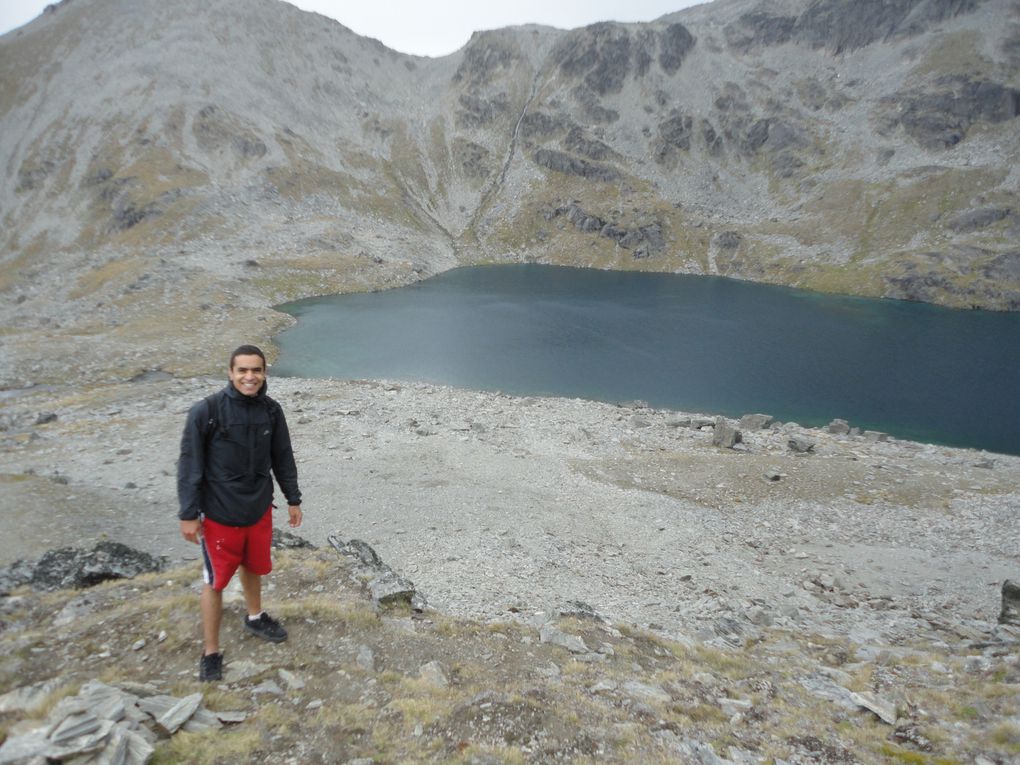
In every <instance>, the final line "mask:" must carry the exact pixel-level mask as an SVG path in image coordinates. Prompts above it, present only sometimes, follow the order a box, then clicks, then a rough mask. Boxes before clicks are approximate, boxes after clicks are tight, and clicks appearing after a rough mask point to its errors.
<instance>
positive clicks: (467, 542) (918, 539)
mask: <svg viewBox="0 0 1020 765" xmlns="http://www.w3.org/2000/svg"><path fill="white" fill-rule="evenodd" d="M152 378H153V379H143V380H141V381H136V382H133V383H123V384H113V385H101V386H94V387H84V388H78V389H74V388H62V389H49V390H39V389H29V390H26V391H20V392H17V393H15V394H11V393H9V394H8V395H7V396H6V398H4V399H3V400H2V402H0V423H2V427H3V430H2V431H0V435H2V438H3V444H4V448H3V452H2V460H3V466H2V469H0V481H2V482H3V491H4V495H5V497H6V498H7V502H6V505H7V510H6V511H5V513H4V514H3V516H2V520H0V565H8V564H10V563H12V562H14V561H15V560H17V559H24V558H29V557H38V556H40V555H41V554H43V553H44V552H46V551H48V550H51V549H53V548H56V547H61V546H66V545H72V544H74V545H82V544H84V545H89V544H91V543H94V542H96V541H100V540H103V539H108V540H115V541H118V542H123V543H126V544H128V545H131V546H133V547H135V548H138V549H140V550H144V551H147V552H150V553H153V554H157V555H164V556H166V557H167V558H169V560H170V561H171V562H179V561H186V560H195V561H196V562H195V574H196V577H197V576H198V574H199V569H198V564H197V552H198V551H197V548H195V547H193V546H191V545H189V544H188V543H187V542H185V541H184V540H182V539H181V538H180V537H179V534H178V531H177V521H176V493H175V461H176V458H177V450H178V444H179V438H180V432H181V428H182V426H183V421H184V416H185V413H186V411H187V409H188V407H189V406H190V405H191V404H192V403H194V402H195V401H197V400H198V399H200V398H201V397H203V396H204V395H206V394H208V393H210V392H212V391H214V390H216V389H217V388H218V387H219V386H220V385H221V384H222V381H221V380H219V379H215V378H195V379H162V378H163V376H162V375H154V376H152ZM270 394H271V395H273V396H274V397H275V398H276V399H277V400H278V401H280V402H281V403H282V404H283V407H284V410H285V412H286V414H287V417H288V422H289V424H290V427H291V431H292V436H293V441H294V447H295V451H296V454H297V459H298V468H299V473H300V481H301V486H302V490H303V493H304V496H305V500H304V501H305V505H304V506H305V523H304V525H303V527H302V528H301V529H300V532H299V533H300V534H301V535H302V536H303V537H305V538H307V539H308V540H310V541H311V542H313V543H314V544H316V545H319V546H323V545H325V542H326V538H327V537H328V536H329V535H331V534H336V535H338V536H340V537H342V538H344V539H360V540H364V541H366V542H368V543H369V544H371V545H372V546H373V547H374V548H375V550H377V551H378V553H379V555H380V556H381V558H382V559H383V560H384V561H385V562H386V563H387V564H388V565H389V566H391V567H392V568H393V570H394V571H395V572H396V573H397V574H399V575H400V576H402V577H405V578H407V579H409V580H412V581H413V582H414V584H415V585H416V587H417V589H418V591H419V592H420V593H421V594H423V595H424V596H425V597H426V598H427V600H428V603H429V605H430V606H431V607H433V608H436V609H438V610H440V611H442V612H444V613H447V614H450V615H454V616H467V617H472V618H476V619H480V620H492V621H529V620H535V619H539V620H541V618H542V615H543V614H548V613H556V612H558V611H561V610H563V609H565V608H566V609H569V608H582V609H584V610H590V611H594V612H595V613H597V614H598V615H599V616H601V617H603V618H605V619H607V620H609V621H612V622H614V623H621V624H627V625H632V626H637V627H639V628H644V629H651V630H653V631H657V632H660V633H662V634H663V635H664V636H666V637H670V638H673V639H680V640H685V641H686V640H693V641H701V642H707V643H710V644H713V645H719V646H727V645H732V646H739V645H742V644H743V643H745V642H746V641H747V640H748V639H750V638H753V637H754V635H755V633H756V631H757V630H759V629H761V628H764V627H770V626H775V627H780V628H791V629H795V630H805V631H808V630H810V631H812V632H814V633H817V634H822V635H833V636H839V637H847V638H849V639H851V640H853V641H854V642H855V643H858V644H861V645H876V646H880V645H890V644H895V643H897V642H899V641H903V640H906V639H917V638H919V637H921V636H923V637H927V638H930V639H933V640H944V639H949V638H950V637H951V638H952V639H953V640H960V639H970V640H982V639H988V637H989V635H990V634H991V633H992V632H994V630H995V629H997V628H996V618H997V616H998V613H999V608H1000V591H1001V588H1002V585H1003V582H1004V581H1005V580H1007V579H1009V578H1013V579H1014V580H1015V579H1020V539H1018V534H1017V517H1018V510H1020V493H1018V487H1020V459H1018V458H1016V457H1012V456H1005V455H998V454H988V453H984V452H977V451H973V450H961V449H952V448H947V447H942V446H935V445H927V444H919V443H911V442H904V441H898V440H895V439H892V438H886V437H885V436H884V435H881V434H873V433H869V434H866V435H863V434H858V433H856V432H855V431H852V430H851V431H850V432H845V431H847V428H846V427H840V424H839V423H837V424H836V425H835V426H833V427H832V428H820V429H819V428H803V427H800V426H798V425H795V424H789V423H787V424H781V423H770V422H769V418H767V417H761V418H753V417H750V418H745V419H744V421H743V422H738V421H735V420H734V421H725V420H724V421H720V422H719V423H718V424H717V422H716V419H715V418H711V417H705V416H700V415H691V414H687V413H681V412H674V411H663V410H654V409H650V408H648V407H645V406H643V405H642V404H641V403H640V402H635V403H633V404H630V405H612V404H605V403H598V402H591V401H584V400H568V399H555V398H538V397H532V398H522V397H511V396H506V395H502V394H498V393H481V392H473V391H466V390H459V389H453V388H447V387H440V386H432V385H426V384H399V383H388V382H385V381H374V382H372V381H341V380H307V379H295V378H272V379H271V380H270ZM851 425H852V423H851ZM730 429H736V430H739V432H740V441H739V442H737V443H734V444H733V446H731V447H727V446H721V445H717V444H718V443H719V442H720V441H721V442H722V443H724V444H725V443H729V442H731V441H733V438H732V433H729V432H728V430H730ZM830 430H832V431H836V432H830ZM727 436H729V440H728V441H727V440H726V438H727ZM281 516H282V514H281ZM40 519H45V522H44V523H41V522H40ZM283 522H284V520H283V518H282V517H278V518H277V525H280V524H282V523H283ZM270 581H271V580H270ZM270 586H271V585H270ZM269 598H270V603H271V602H272V601H271V598H272V590H271V589H270V591H269Z"/></svg>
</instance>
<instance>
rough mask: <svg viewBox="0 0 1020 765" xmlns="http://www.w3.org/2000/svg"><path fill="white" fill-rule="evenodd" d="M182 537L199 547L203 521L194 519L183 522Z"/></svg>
mask: <svg viewBox="0 0 1020 765" xmlns="http://www.w3.org/2000/svg"><path fill="white" fill-rule="evenodd" d="M181 536H182V537H184V538H185V539H187V540H188V541H189V542H194V543H195V544H196V545H197V544H198V538H199V537H200V536H202V521H200V520H199V519H198V518H193V519H192V520H190V521H181Z"/></svg>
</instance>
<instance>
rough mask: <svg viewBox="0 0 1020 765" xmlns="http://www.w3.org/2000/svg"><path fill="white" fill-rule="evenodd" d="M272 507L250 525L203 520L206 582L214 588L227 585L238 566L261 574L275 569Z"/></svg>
mask: <svg viewBox="0 0 1020 765" xmlns="http://www.w3.org/2000/svg"><path fill="white" fill-rule="evenodd" d="M272 545H273V508H272V507H270V508H269V509H268V510H266V512H265V514H264V515H263V516H262V517H261V518H260V519H259V520H258V521H256V522H255V523H254V524H252V525H251V526H226V525H224V524H222V523H217V522H216V521H212V520H209V519H208V518H204V519H203V520H202V558H203V561H204V566H203V568H204V573H205V583H206V584H208V585H209V586H210V587H212V588H213V589H214V590H222V589H223V588H224V587H226V586H227V583H228V582H229V581H230V577H232V576H233V575H234V572H235V571H237V567H238V566H244V567H245V569H246V570H247V571H249V572H251V573H252V574H258V575H259V576H262V575H264V574H268V573H269V572H270V571H272V570H273V561H272V558H271V557H270V553H269V551H270V548H271V547H272Z"/></svg>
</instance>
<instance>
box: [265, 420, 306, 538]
mask: <svg viewBox="0 0 1020 765" xmlns="http://www.w3.org/2000/svg"><path fill="white" fill-rule="evenodd" d="M272 460H273V475H274V476H276V482H277V483H278V484H279V485H280V490H281V491H282V492H283V496H285V497H286V498H287V505H288V511H289V512H290V519H291V526H297V525H299V524H300V523H301V518H300V513H301V509H300V505H301V489H299V488H298V476H297V464H296V463H295V462H294V449H293V448H292V447H291V445H290V430H289V429H288V428H287V418H286V417H284V415H283V409H281V408H280V407H279V405H277V410H276V416H275V418H274V422H273V443H272ZM295 509H296V510H297V511H298V520H297V523H295V522H294V510H295Z"/></svg>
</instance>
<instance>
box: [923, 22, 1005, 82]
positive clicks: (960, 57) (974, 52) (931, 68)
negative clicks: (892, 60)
mask: <svg viewBox="0 0 1020 765" xmlns="http://www.w3.org/2000/svg"><path fill="white" fill-rule="evenodd" d="M982 43H983V38H982V35H981V32H979V31H977V30H976V29H970V30H965V31H962V32H950V33H947V34H941V35H937V36H935V37H933V38H932V39H931V40H930V42H929V44H927V45H925V46H924V48H923V51H924V54H923V55H922V57H921V60H920V61H919V62H918V63H917V64H916V65H915V66H914V68H913V69H912V70H911V72H910V76H911V77H912V78H913V79H914V80H915V81H917V82H918V83H919V84H923V83H924V82H926V81H928V80H929V79H930V78H931V77H932V76H938V75H944V74H949V75H954V76H959V75H964V76H970V77H981V76H984V75H987V74H988V72H989V70H990V69H992V67H993V66H994V64H993V63H992V62H991V61H990V60H989V59H988V58H987V57H985V56H984V55H982V54H981V50H982V47H983V45H982Z"/></svg>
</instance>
